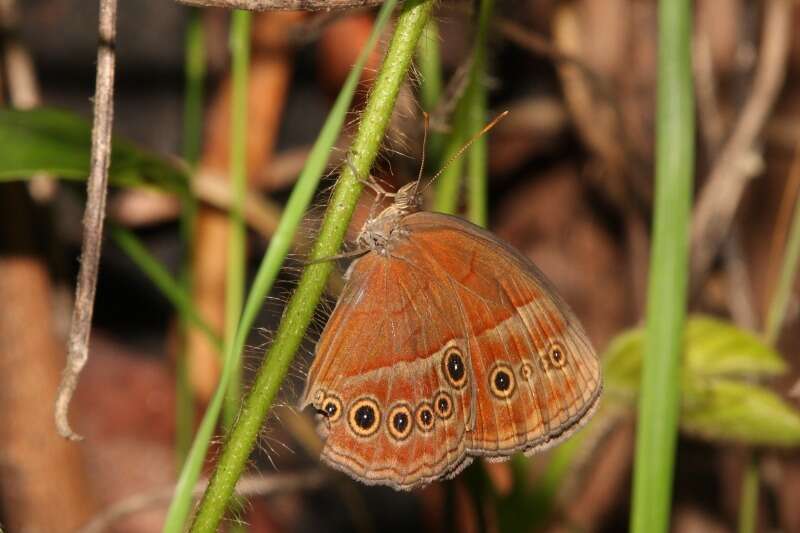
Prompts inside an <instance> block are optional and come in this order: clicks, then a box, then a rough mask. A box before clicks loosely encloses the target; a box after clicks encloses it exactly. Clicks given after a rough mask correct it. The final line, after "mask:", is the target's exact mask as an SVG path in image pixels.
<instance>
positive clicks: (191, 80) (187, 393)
mask: <svg viewBox="0 0 800 533" xmlns="http://www.w3.org/2000/svg"><path fill="white" fill-rule="evenodd" d="M185 42H186V54H185V59H184V61H185V67H184V69H185V84H186V85H185V90H184V100H183V102H184V104H183V150H182V153H183V158H184V160H185V161H186V162H187V163H188V164H189V166H190V167H192V168H195V166H196V164H197V160H198V158H199V157H200V149H201V145H202V139H203V94H204V87H203V84H204V81H205V67H206V53H205V33H204V31H203V19H202V12H201V11H200V10H199V9H190V10H189V18H188V21H187V24H186V36H185ZM188 179H189V180H191V176H189V177H188ZM196 213H197V200H196V198H195V197H194V196H193V195H191V194H184V195H183V197H182V198H181V216H180V235H181V241H182V242H183V259H182V265H181V275H180V284H181V287H182V288H183V291H184V292H185V293H186V294H187V295H191V294H192V288H193V278H194V276H193V275H192V256H193V255H194V254H193V250H194V246H193V241H194V223H195V214H196ZM193 304H194V302H192V305H193ZM188 331H189V324H188V323H187V322H186V321H185V320H181V321H180V345H179V347H178V356H177V358H176V361H175V455H176V458H177V463H176V466H177V469H178V471H180V468H181V466H182V465H183V462H184V461H185V460H186V455H187V454H188V453H189V447H190V446H191V445H192V435H194V424H195V420H196V418H195V406H194V397H193V394H192V387H191V385H190V383H189V370H188V367H187V358H186V338H187V336H188Z"/></svg>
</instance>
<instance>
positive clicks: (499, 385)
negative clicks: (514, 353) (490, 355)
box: [489, 363, 516, 399]
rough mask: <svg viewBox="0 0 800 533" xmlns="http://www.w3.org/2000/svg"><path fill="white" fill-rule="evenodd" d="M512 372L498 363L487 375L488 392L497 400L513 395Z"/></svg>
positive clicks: (514, 384)
mask: <svg viewBox="0 0 800 533" xmlns="http://www.w3.org/2000/svg"><path fill="white" fill-rule="evenodd" d="M515 386H516V381H515V380H514V372H513V371H512V370H511V367H509V366H508V365H507V364H505V363H498V364H497V365H496V366H495V367H494V368H493V369H492V371H491V372H490V373H489V390H491V391H492V394H494V395H495V396H497V397H498V398H501V399H505V398H508V397H509V396H511V395H512V394H513V393H514V388H515Z"/></svg>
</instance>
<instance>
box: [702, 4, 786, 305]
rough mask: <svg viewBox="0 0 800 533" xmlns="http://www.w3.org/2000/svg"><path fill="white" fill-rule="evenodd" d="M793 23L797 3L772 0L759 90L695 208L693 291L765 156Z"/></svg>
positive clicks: (758, 70)
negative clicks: (765, 134)
mask: <svg viewBox="0 0 800 533" xmlns="http://www.w3.org/2000/svg"><path fill="white" fill-rule="evenodd" d="M791 24H792V1H791V0H769V1H768V2H766V9H765V12H764V22H763V27H762V32H761V48H760V54H759V60H758V65H757V66H756V73H755V79H754V81H753V89H752V91H751V93H750V95H749V97H748V99H747V101H746V102H745V104H744V107H743V108H742V112H741V115H739V119H738V121H737V123H736V125H735V127H734V129H733V133H732V134H731V136H730V137H729V138H728V141H727V142H726V143H725V146H724V147H723V148H722V150H721V151H720V154H719V156H718V157H717V159H716V160H715V162H714V165H713V167H712V169H711V172H710V174H709V176H708V178H707V179H706V183H705V185H704V186H703V189H702V190H701V191H700V195H699V198H698V201H697V205H696V206H695V210H694V222H693V225H692V243H691V246H692V252H691V258H692V269H691V280H692V287H693V288H695V289H696V288H697V287H699V286H700V284H701V283H702V282H703V280H704V279H705V276H706V274H707V272H708V270H709V268H710V267H711V262H712V261H713V260H714V257H715V256H716V255H717V252H718V251H719V250H720V247H721V246H722V243H723V241H724V239H725V237H726V236H727V235H728V232H729V230H730V227H731V223H732V221H733V217H734V215H735V214H736V210H737V208H738V206H739V201H740V200H741V198H742V194H743V193H744V189H745V187H746V185H747V183H748V182H749V181H750V178H752V177H753V175H754V169H755V168H756V167H757V166H758V165H754V164H752V163H753V161H754V160H755V159H757V158H758V157H759V154H758V152H757V149H756V146H755V144H756V141H757V140H758V138H759V136H760V134H761V130H762V129H763V127H764V123H765V122H766V120H767V118H768V116H769V113H770V111H771V109H772V106H773V104H774V103H775V100H776V99H777V97H778V94H779V92H780V88H781V87H782V86H783V80H784V78H785V76H786V60H787V57H788V54H789V43H790V40H791Z"/></svg>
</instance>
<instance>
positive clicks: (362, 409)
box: [347, 398, 381, 437]
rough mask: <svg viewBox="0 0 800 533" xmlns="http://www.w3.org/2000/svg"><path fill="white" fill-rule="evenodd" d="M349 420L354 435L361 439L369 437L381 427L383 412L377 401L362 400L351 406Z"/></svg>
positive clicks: (348, 414) (348, 412) (348, 413)
mask: <svg viewBox="0 0 800 533" xmlns="http://www.w3.org/2000/svg"><path fill="white" fill-rule="evenodd" d="M347 420H348V422H349V425H350V429H351V430H352V431H353V433H355V434H356V435H357V436H359V437H369V436H370V435H372V434H373V433H375V431H377V429H378V426H379V425H380V422H381V412H380V410H379V408H378V404H377V403H376V402H375V400H372V399H371V398H362V399H360V400H357V401H355V402H354V403H352V404H351V406H350V407H349V410H348V411H347Z"/></svg>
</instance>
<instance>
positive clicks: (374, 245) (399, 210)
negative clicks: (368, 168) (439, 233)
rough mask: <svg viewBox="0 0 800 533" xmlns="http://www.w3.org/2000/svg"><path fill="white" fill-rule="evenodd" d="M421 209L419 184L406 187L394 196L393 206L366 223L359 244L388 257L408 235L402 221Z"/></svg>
mask: <svg viewBox="0 0 800 533" xmlns="http://www.w3.org/2000/svg"><path fill="white" fill-rule="evenodd" d="M421 208H422V196H421V195H420V194H419V193H418V192H417V183H416V182H412V183H408V184H406V185H404V186H403V187H401V188H400V189H399V190H398V191H397V192H396V193H395V194H394V202H393V203H392V205H390V206H389V207H387V208H386V209H384V210H383V211H381V212H380V213H379V214H378V215H377V216H376V217H373V218H370V219H368V220H367V221H366V222H365V223H364V227H363V228H361V233H360V234H359V235H358V244H359V245H360V246H363V247H365V248H368V249H370V250H372V251H373V252H377V253H378V254H380V255H388V254H389V252H390V250H391V246H392V243H393V242H394V241H395V240H396V239H398V238H402V237H404V236H406V235H407V233H408V232H407V231H406V230H405V229H404V228H403V226H402V224H401V222H402V220H403V219H404V218H405V217H407V216H408V215H410V214H411V213H415V212H417V211H419V210H420V209H421Z"/></svg>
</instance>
